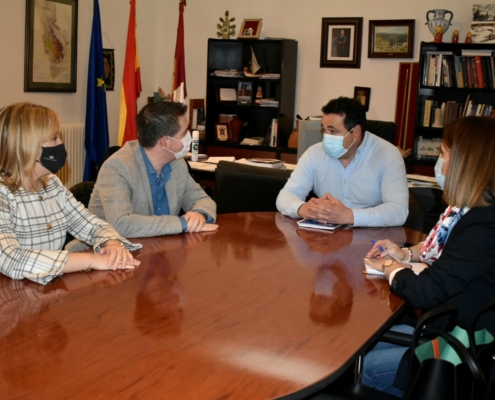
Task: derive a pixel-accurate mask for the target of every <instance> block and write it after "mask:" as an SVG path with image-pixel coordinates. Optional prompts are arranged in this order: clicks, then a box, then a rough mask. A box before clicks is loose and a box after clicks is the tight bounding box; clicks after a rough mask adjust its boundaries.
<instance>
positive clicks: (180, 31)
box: [172, 0, 187, 103]
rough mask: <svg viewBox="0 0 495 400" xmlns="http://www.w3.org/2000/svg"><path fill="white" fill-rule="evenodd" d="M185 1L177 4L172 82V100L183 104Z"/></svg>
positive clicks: (184, 83) (184, 80)
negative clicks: (177, 23)
mask: <svg viewBox="0 0 495 400" xmlns="http://www.w3.org/2000/svg"><path fill="white" fill-rule="evenodd" d="M185 5H186V0H180V3H179V26H178V27H177V41H176V43H175V59H174V76H173V82H172V100H173V101H176V102H180V103H184V101H185V99H186V97H187V89H186V63H185V54H184V6H185Z"/></svg>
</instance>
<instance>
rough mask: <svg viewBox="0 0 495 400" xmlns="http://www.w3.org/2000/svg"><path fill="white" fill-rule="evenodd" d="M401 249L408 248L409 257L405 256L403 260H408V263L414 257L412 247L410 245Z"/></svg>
mask: <svg viewBox="0 0 495 400" xmlns="http://www.w3.org/2000/svg"><path fill="white" fill-rule="evenodd" d="M401 250H406V251H407V252H408V253H409V258H405V259H403V260H402V261H403V262H406V263H408V262H409V261H411V260H412V257H413V254H412V250H411V248H410V247H403V248H402V249H401Z"/></svg>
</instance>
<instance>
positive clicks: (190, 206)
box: [88, 140, 217, 238]
mask: <svg viewBox="0 0 495 400" xmlns="http://www.w3.org/2000/svg"><path fill="white" fill-rule="evenodd" d="M170 166H171V167H172V175H171V177H170V180H169V181H168V182H167V184H166V185H165V190H166V192H167V198H168V204H169V207H170V215H162V216H157V215H154V213H153V200H152V198H151V187H150V183H149V178H148V174H147V172H146V164H145V163H144V159H143V156H142V154H141V150H140V147H139V144H138V142H137V141H135V140H134V141H130V142H127V143H126V144H125V145H124V147H122V148H121V149H120V150H119V151H117V152H116V153H115V154H114V155H112V157H110V158H109V159H108V160H106V161H105V163H104V164H103V165H102V167H101V170H100V172H99V173H98V179H97V181H96V185H95V188H94V190H93V193H92V195H91V200H90V201H89V206H88V208H89V210H90V211H91V212H92V213H94V214H95V215H96V216H98V217H99V218H102V219H104V220H106V221H107V222H109V223H110V225H112V226H113V227H114V228H115V229H116V230H117V232H118V233H119V234H120V235H122V236H124V237H131V238H134V237H144V236H160V235H168V234H175V233H181V232H182V226H181V223H180V219H179V217H178V215H179V212H180V210H181V208H182V209H183V210H184V211H185V212H187V211H192V210H194V211H200V212H201V211H202V212H205V213H207V214H209V215H210V216H211V217H212V218H213V219H216V217H217V215H216V210H217V205H216V204H215V202H214V201H213V200H212V199H211V198H210V197H209V196H208V195H207V194H206V193H205V192H204V190H203V189H201V187H200V186H199V185H198V184H197V183H196V182H194V180H193V179H192V177H191V175H189V171H188V168H187V165H186V162H185V161H184V160H182V159H181V160H175V161H172V162H171V163H170Z"/></svg>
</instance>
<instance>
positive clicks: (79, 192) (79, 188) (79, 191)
mask: <svg viewBox="0 0 495 400" xmlns="http://www.w3.org/2000/svg"><path fill="white" fill-rule="evenodd" d="M94 187H95V182H94V181H87V182H80V183H77V184H75V185H74V186H72V187H71V188H70V189H69V190H70V192H71V193H72V195H73V196H74V197H75V198H76V200H77V201H80V202H81V203H83V204H84V207H86V208H88V204H89V199H90V198H91V193H93V189H94Z"/></svg>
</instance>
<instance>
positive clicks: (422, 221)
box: [402, 189, 429, 233]
mask: <svg viewBox="0 0 495 400" xmlns="http://www.w3.org/2000/svg"><path fill="white" fill-rule="evenodd" d="M427 216H428V212H427V210H426V207H425V206H424V205H423V204H422V203H421V201H420V200H419V199H418V196H417V195H416V193H414V192H412V191H411V190H410V189H409V214H408V215H407V219H406V222H404V225H402V226H403V227H405V228H410V229H414V230H415V231H419V232H423V233H428V232H429V230H428V232H427V231H426V227H425V226H426V218H427Z"/></svg>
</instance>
